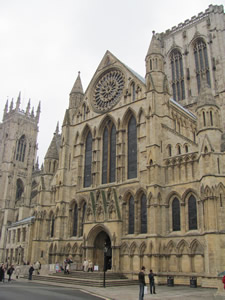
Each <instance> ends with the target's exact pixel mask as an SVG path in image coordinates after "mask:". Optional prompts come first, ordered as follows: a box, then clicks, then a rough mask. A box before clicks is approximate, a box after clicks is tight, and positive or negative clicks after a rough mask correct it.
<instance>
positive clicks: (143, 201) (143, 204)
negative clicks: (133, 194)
mask: <svg viewBox="0 0 225 300" xmlns="http://www.w3.org/2000/svg"><path fill="white" fill-rule="evenodd" d="M141 233H147V200H146V195H145V194H143V195H142V197H141Z"/></svg>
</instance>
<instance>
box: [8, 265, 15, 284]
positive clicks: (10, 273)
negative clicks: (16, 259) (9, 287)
mask: <svg viewBox="0 0 225 300" xmlns="http://www.w3.org/2000/svg"><path fill="white" fill-rule="evenodd" d="M14 270H15V269H14V267H13V265H11V266H10V268H9V269H8V271H7V274H8V275H9V278H8V281H11V277H12V274H13V271H14Z"/></svg>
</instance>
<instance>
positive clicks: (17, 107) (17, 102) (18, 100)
mask: <svg viewBox="0 0 225 300" xmlns="http://www.w3.org/2000/svg"><path fill="white" fill-rule="evenodd" d="M20 103H21V92H19V95H18V98H17V101H16V110H17V111H19V108H20Z"/></svg>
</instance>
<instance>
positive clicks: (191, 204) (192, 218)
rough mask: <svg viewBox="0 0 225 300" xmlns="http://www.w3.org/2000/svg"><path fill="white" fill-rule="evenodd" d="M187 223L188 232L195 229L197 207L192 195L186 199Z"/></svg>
mask: <svg viewBox="0 0 225 300" xmlns="http://www.w3.org/2000/svg"><path fill="white" fill-rule="evenodd" d="M188 221H189V222H188V224H189V230H193V229H197V206H196V199H195V197H194V196H193V195H191V196H190V198H189V199H188Z"/></svg>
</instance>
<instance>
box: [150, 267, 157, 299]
mask: <svg viewBox="0 0 225 300" xmlns="http://www.w3.org/2000/svg"><path fill="white" fill-rule="evenodd" d="M155 275H156V274H154V273H153V272H152V270H150V273H149V274H148V278H149V283H150V294H152V293H153V294H156V292H155V279H154V276H155Z"/></svg>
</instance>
